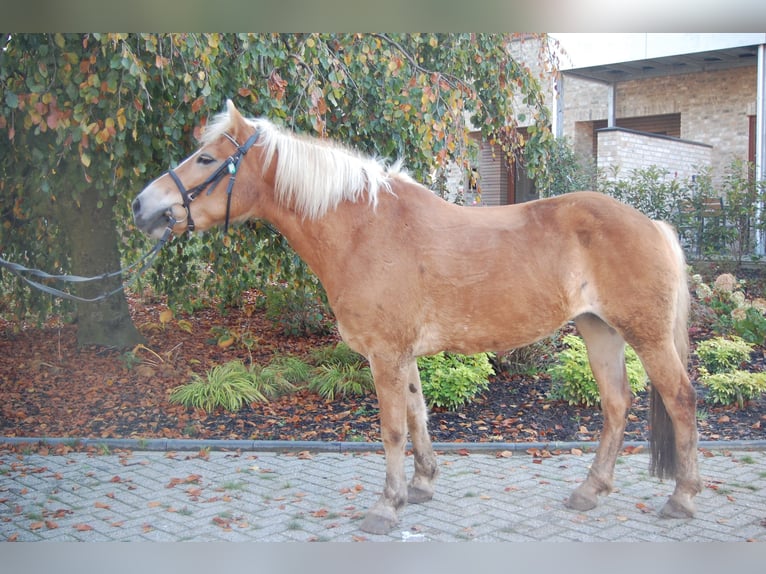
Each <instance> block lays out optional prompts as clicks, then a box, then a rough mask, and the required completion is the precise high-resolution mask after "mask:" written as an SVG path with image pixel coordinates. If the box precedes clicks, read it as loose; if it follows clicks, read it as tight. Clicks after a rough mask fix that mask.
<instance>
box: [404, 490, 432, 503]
mask: <svg viewBox="0 0 766 574" xmlns="http://www.w3.org/2000/svg"><path fill="white" fill-rule="evenodd" d="M433 497H434V491H433V490H431V489H426V488H421V487H419V486H412V485H410V486H408V487H407V502H408V503H410V504H421V503H423V502H428V501H429V500H431V499H432V498H433Z"/></svg>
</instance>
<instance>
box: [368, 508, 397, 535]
mask: <svg viewBox="0 0 766 574" xmlns="http://www.w3.org/2000/svg"><path fill="white" fill-rule="evenodd" d="M396 523H397V518H396V513H395V512H394V511H393V510H391V511H390V513H389V511H381V510H380V509H376V510H371V511H370V512H368V513H367V516H365V517H364V520H363V521H362V526H361V527H360V528H361V529H362V531H363V532H367V533H368V534H388V533H389V532H391V529H392V528H393V527H394V526H396Z"/></svg>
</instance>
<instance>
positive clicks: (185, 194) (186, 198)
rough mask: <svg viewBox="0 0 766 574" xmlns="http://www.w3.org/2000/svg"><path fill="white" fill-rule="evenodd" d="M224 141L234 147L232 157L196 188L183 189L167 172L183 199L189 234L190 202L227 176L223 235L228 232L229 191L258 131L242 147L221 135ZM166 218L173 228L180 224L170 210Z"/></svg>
mask: <svg viewBox="0 0 766 574" xmlns="http://www.w3.org/2000/svg"><path fill="white" fill-rule="evenodd" d="M223 135H224V136H225V137H226V139H228V140H229V141H230V142H231V143H233V144H234V146H235V147H236V148H237V151H235V152H234V153H233V154H232V155H230V156H229V157H228V158H226V159H225V160H224V162H223V163H222V164H221V165H220V166H218V169H216V170H215V171H214V172H213V173H212V174H211V175H210V176H209V177H208V178H207V179H206V180H205V181H203V182H202V183H200V184H199V185H197V186H196V187H193V188H192V189H189V190H187V189H186V188H185V187H184V184H183V182H182V181H181V179H180V178H179V177H178V176H177V175H176V173H175V171H173V170H172V169H169V170H168V171H167V173H168V175H169V176H170V178H171V179H172V180H173V181H174V182H175V184H176V187H178V191H180V192H181V197H182V198H183V204H182V205H183V208H184V209H185V210H186V229H187V231H189V232H190V233H191V232H192V231H194V220H193V219H192V216H191V210H190V208H189V206H190V205H191V202H192V201H194V198H195V197H197V196H198V195H199V194H200V193H201V192H202V191H203V190H205V189H206V188H207V193H208V195H209V194H210V193H212V192H213V190H214V189H215V187H216V185H218V182H220V181H221V180H222V179H223V178H224V177H226V175H227V174H228V176H229V185H228V186H227V187H226V222H225V224H224V233H226V232H227V231H228V230H229V211H230V209H231V191H232V189H233V188H234V181H235V179H236V176H237V171H238V170H239V163H240V161H242V157H243V156H244V155H245V154H246V153H247V152H248V151H249V150H250V148H251V147H253V144H255V142H256V141H257V140H258V135H259V130H257V129H256V130H255V133H254V134H253V135H251V136H250V137H249V138H248V139H247V141H246V142H245V143H244V144H243V145H239V143H237V140H235V139H234V138H233V137H232V136H230V135H229V134H227V133H224V134H223ZM167 216H168V218H169V220H170V225H171V226H173V225H175V224H176V223H181V221H180V220H177V219H175V218H174V217H173V214H172V212H171V211H170V210H168V212H167Z"/></svg>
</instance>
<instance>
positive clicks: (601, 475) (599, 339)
mask: <svg viewBox="0 0 766 574" xmlns="http://www.w3.org/2000/svg"><path fill="white" fill-rule="evenodd" d="M575 324H576V325H577V329H578V331H579V332H580V334H581V335H582V337H583V339H584V340H585V344H586V346H587V348H588V360H589V362H590V366H591V370H592V371H593V376H594V377H595V379H596V382H597V383H598V390H599V394H600V395H601V410H602V412H603V415H604V428H603V429H602V431H601V439H600V442H599V445H598V448H597V449H596V456H595V459H594V461H593V464H592V465H591V468H590V471H589V472H588V477H587V478H586V479H585V482H583V483H582V484H581V485H580V486H579V487H577V489H575V491H574V492H573V493H572V494H571V495H570V497H569V499H568V500H567V502H566V505H567V506H568V507H569V508H574V509H576V510H590V509H591V508H594V507H595V506H596V504H597V499H598V495H599V494H608V493H609V492H610V491H611V490H612V480H613V476H614V465H615V462H616V460H617V455H618V454H619V453H620V450H621V448H622V441H623V435H624V432H625V424H626V417H627V414H628V409H629V408H630V402H631V391H630V385H629V384H628V376H627V372H626V370H625V341H624V340H623V338H622V337H621V336H620V334H619V333H617V331H615V330H614V329H613V328H612V327H610V326H609V325H607V324H606V323H605V322H604V321H602V320H601V319H600V318H598V317H596V316H595V315H582V316H580V317H578V318H577V319H576V320H575Z"/></svg>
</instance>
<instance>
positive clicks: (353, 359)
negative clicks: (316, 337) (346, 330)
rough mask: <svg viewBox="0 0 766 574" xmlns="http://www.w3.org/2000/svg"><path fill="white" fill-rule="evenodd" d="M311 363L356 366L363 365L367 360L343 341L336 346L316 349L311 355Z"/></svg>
mask: <svg viewBox="0 0 766 574" xmlns="http://www.w3.org/2000/svg"><path fill="white" fill-rule="evenodd" d="M310 357H311V361H312V362H313V363H314V364H315V365H323V364H338V365H354V364H356V363H363V362H364V361H365V358H364V357H363V356H362V355H360V354H359V353H357V352H356V351H354V350H352V349H351V347H349V346H348V345H347V344H346V343H344V342H343V341H341V342H339V343H337V344H335V345H327V346H325V347H320V348H319V349H314V350H313V351H311V353H310Z"/></svg>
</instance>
